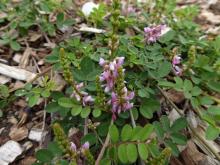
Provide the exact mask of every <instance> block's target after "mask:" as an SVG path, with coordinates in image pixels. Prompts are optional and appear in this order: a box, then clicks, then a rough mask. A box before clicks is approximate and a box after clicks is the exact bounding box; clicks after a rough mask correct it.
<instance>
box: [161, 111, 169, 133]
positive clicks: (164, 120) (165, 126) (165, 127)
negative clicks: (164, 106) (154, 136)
mask: <svg viewBox="0 0 220 165" xmlns="http://www.w3.org/2000/svg"><path fill="white" fill-rule="evenodd" d="M160 122H161V125H162V127H163V130H164V131H169V130H170V120H169V119H168V117H167V116H164V115H163V116H162V117H161V118H160Z"/></svg>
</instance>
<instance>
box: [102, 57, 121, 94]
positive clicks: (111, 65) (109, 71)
mask: <svg viewBox="0 0 220 165" xmlns="http://www.w3.org/2000/svg"><path fill="white" fill-rule="evenodd" d="M123 63H124V57H116V58H115V59H114V60H113V61H112V62H108V61H104V59H102V58H101V59H100V60H99V64H100V65H101V66H102V67H103V68H104V71H103V72H102V73H101V75H100V77H99V79H100V81H101V82H105V83H106V84H104V87H105V92H106V93H107V92H109V91H110V90H112V88H113V86H114V84H115V81H116V78H117V77H118V69H119V68H120V67H121V66H122V65H123ZM123 71H124V70H123Z"/></svg>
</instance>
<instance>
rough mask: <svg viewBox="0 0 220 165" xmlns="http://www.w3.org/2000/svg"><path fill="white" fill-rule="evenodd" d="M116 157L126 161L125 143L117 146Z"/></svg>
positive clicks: (123, 161)
mask: <svg viewBox="0 0 220 165" xmlns="http://www.w3.org/2000/svg"><path fill="white" fill-rule="evenodd" d="M118 158H119V160H120V161H121V162H122V163H125V164H126V163H127V162H128V156H127V152H126V144H121V145H119V147H118Z"/></svg>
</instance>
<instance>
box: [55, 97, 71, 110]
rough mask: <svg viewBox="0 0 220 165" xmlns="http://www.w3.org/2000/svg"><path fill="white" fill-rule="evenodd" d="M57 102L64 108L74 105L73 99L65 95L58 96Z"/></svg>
mask: <svg viewBox="0 0 220 165" xmlns="http://www.w3.org/2000/svg"><path fill="white" fill-rule="evenodd" d="M58 104H59V105H60V106H62V107H65V108H72V107H73V106H74V102H73V99H72V98H67V97H62V98H59V100H58Z"/></svg>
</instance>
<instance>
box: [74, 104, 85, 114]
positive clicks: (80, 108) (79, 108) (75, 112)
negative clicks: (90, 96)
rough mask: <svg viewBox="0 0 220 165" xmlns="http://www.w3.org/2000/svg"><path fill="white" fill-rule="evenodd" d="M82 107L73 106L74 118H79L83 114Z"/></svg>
mask: <svg viewBox="0 0 220 165" xmlns="http://www.w3.org/2000/svg"><path fill="white" fill-rule="evenodd" d="M82 110H83V109H82V106H81V105H73V107H72V109H71V114H72V115H73V116H77V115H78V114H80V113H81V111H82Z"/></svg>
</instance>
